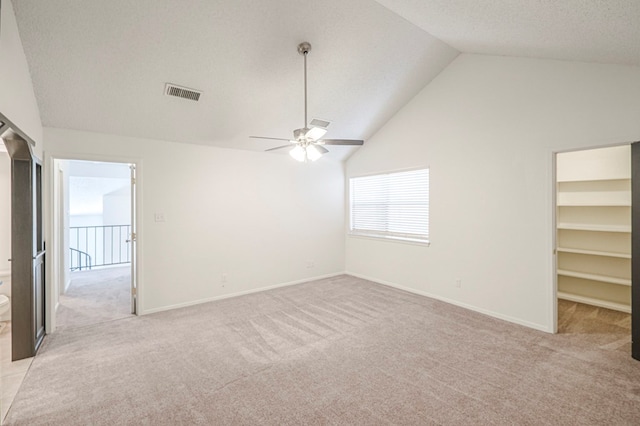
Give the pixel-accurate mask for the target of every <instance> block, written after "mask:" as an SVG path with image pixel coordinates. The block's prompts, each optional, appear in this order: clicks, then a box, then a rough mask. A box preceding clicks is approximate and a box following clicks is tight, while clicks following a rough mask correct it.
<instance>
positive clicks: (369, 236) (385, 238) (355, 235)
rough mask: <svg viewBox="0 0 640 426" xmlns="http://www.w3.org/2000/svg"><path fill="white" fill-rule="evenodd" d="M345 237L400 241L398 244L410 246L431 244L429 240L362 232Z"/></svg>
mask: <svg viewBox="0 0 640 426" xmlns="http://www.w3.org/2000/svg"><path fill="white" fill-rule="evenodd" d="M347 237H349V238H360V239H363V240H374V241H380V242H386V243H400V244H408V245H411V246H421V247H429V246H431V242H430V241H416V240H405V239H401V238H390V237H378V236H374V235H363V234H352V233H347Z"/></svg>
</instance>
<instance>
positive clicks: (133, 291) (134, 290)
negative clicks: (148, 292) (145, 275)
mask: <svg viewBox="0 0 640 426" xmlns="http://www.w3.org/2000/svg"><path fill="white" fill-rule="evenodd" d="M131 295H132V296H137V295H138V288H137V287H132V288H131Z"/></svg>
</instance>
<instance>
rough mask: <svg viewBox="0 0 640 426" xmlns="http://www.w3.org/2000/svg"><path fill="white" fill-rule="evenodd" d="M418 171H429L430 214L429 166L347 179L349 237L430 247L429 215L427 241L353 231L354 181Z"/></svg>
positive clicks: (428, 185) (428, 180)
mask: <svg viewBox="0 0 640 426" xmlns="http://www.w3.org/2000/svg"><path fill="white" fill-rule="evenodd" d="M418 170H426V171H427V212H430V206H431V168H430V167H429V166H426V165H425V166H417V167H411V168H405V169H395V170H388V171H381V172H373V173H366V174H360V175H353V176H349V177H348V178H347V182H346V184H347V203H348V210H347V212H348V218H347V223H346V227H347V236H349V237H353V238H364V239H372V240H376V241H388V242H396V243H404V244H412V245H420V246H430V245H431V215H430V214H429V213H428V216H427V237H426V239H420V238H412V237H410V236H401V235H385V234H377V233H375V231H373V232H366V231H356V230H354V229H353V208H352V207H353V200H352V179H358V178H364V177H371V176H384V175H392V174H396V173H406V172H412V171H418Z"/></svg>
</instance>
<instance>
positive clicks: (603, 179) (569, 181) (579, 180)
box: [558, 175, 631, 183]
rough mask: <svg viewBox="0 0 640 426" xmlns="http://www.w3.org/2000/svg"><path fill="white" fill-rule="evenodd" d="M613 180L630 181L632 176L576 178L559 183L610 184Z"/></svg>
mask: <svg viewBox="0 0 640 426" xmlns="http://www.w3.org/2000/svg"><path fill="white" fill-rule="evenodd" d="M612 180H621V181H630V180H631V176H626V175H625V176H612V177H607V178H605V177H603V178H600V179H582V178H579V177H576V178H574V179H558V183H573V182H609V181H612Z"/></svg>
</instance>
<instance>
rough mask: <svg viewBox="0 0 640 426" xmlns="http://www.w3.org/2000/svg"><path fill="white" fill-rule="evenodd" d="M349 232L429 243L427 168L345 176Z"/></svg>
mask: <svg viewBox="0 0 640 426" xmlns="http://www.w3.org/2000/svg"><path fill="white" fill-rule="evenodd" d="M349 201H350V203H349V204H350V214H351V221H350V226H349V233H350V234H352V235H363V236H369V237H378V238H390V239H396V240H405V241H414V242H420V243H429V169H419V170H411V171H406V172H397V173H387V174H380V175H373V176H362V177H354V178H350V179H349Z"/></svg>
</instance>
